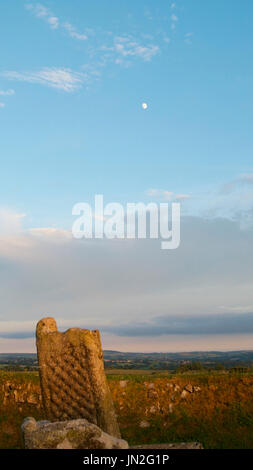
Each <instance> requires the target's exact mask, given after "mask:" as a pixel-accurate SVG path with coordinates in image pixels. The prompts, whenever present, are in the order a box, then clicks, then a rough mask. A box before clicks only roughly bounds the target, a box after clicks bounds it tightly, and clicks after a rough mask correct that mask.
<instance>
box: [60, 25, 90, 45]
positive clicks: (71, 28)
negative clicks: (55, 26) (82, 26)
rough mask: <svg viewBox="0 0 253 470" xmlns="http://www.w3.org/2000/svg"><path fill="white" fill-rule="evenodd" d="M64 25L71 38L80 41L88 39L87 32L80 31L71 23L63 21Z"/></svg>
mask: <svg viewBox="0 0 253 470" xmlns="http://www.w3.org/2000/svg"><path fill="white" fill-rule="evenodd" d="M62 26H63V28H64V29H65V30H66V31H67V32H68V33H69V35H70V37H71V38H74V39H79V41H86V40H87V39H88V36H87V34H84V33H83V34H81V33H79V32H78V31H77V30H76V28H75V27H74V26H73V25H72V24H71V23H63V25H62Z"/></svg>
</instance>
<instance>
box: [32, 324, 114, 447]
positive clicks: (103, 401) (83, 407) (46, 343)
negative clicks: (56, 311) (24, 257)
mask: <svg viewBox="0 0 253 470" xmlns="http://www.w3.org/2000/svg"><path fill="white" fill-rule="evenodd" d="M36 343H37V351H38V361H39V372H40V382H41V391H42V400H43V405H44V409H45V414H46V418H47V419H48V420H49V421H51V422H53V421H56V422H58V421H67V420H75V419H87V420H88V421H89V422H90V423H93V424H96V425H97V426H99V428H101V429H102V430H103V431H104V432H106V433H108V434H110V435H112V436H115V437H117V438H120V437H121V436H120V431H119V426H118V423H117V419H116V415H115V410H114V405H113V401H112V397H111V392H110V390H109V387H108V384H107V380H106V376H105V371H104V361H103V351H102V347H101V341H100V334H99V331H98V330H94V331H90V330H83V329H80V328H71V329H69V330H68V331H66V332H65V333H60V332H59V331H58V330H57V325H56V321H55V320H54V318H44V319H43V320H41V321H40V322H39V323H38V325H37V330H36Z"/></svg>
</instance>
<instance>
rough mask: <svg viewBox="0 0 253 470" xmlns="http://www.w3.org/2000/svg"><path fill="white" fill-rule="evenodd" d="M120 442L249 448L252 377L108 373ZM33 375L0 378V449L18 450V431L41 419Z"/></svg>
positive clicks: (252, 432) (251, 443)
mask: <svg viewBox="0 0 253 470" xmlns="http://www.w3.org/2000/svg"><path fill="white" fill-rule="evenodd" d="M107 377H108V382H109V386H110V389H111V392H112V396H113V400H114V403H115V408H116V412H117V415H118V421H119V424H120V428H121V433H122V437H123V438H124V439H127V440H128V441H129V444H130V445H139V444H157V443H166V442H185V441H199V442H201V443H202V444H203V445H204V447H205V448H209V449H215V448H218V449H233V448H234V449H236V448H237V449H238V448H243V449H247V448H251V449H252V448H253V374H251V373H247V374H238V373H237V374H229V373H226V374H225V373H218V372H202V373H194V374H174V375H173V376H170V375H169V374H168V373H166V372H155V373H147V372H146V371H136V370H135V371H127V373H122V372H120V371H117V370H116V371H115V370H114V371H108V372H107ZM40 398H41V397H40V386H39V377H38V373H36V372H16V373H15V372H3V371H1V372H0V448H9V449H10V448H21V447H22V439H21V434H20V425H21V423H22V421H23V419H24V418H25V417H27V416H34V417H35V418H36V419H43V418H44V416H43V410H42V406H41V401H40Z"/></svg>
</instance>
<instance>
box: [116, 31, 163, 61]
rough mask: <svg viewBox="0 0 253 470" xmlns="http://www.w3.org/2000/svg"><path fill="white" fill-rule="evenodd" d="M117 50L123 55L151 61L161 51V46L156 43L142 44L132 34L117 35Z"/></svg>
mask: <svg viewBox="0 0 253 470" xmlns="http://www.w3.org/2000/svg"><path fill="white" fill-rule="evenodd" d="M114 45H115V51H116V52H117V53H118V54H119V55H121V56H123V57H140V58H141V59H143V60H144V61H150V60H151V59H152V57H154V56H155V55H156V54H158V53H159V50H160V49H159V47H158V46H157V45H154V44H150V45H142V44H140V43H139V42H138V41H136V40H134V39H133V38H132V37H131V36H117V37H116V38H115V41H114Z"/></svg>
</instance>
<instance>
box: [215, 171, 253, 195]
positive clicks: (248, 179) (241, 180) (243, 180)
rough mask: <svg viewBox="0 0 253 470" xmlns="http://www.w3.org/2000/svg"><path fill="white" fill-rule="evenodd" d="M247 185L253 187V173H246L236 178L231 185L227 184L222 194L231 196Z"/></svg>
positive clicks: (222, 189)
mask: <svg viewBox="0 0 253 470" xmlns="http://www.w3.org/2000/svg"><path fill="white" fill-rule="evenodd" d="M245 185H250V186H251V185H253V173H245V174H242V175H240V176H238V178H235V179H234V180H233V181H230V183H226V184H224V185H223V186H222V188H221V193H222V194H229V193H232V192H233V191H234V190H235V189H236V188H238V187H241V186H245Z"/></svg>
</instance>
